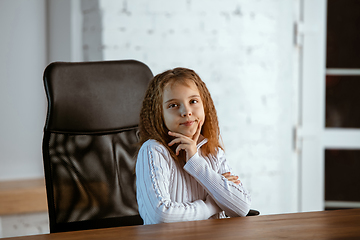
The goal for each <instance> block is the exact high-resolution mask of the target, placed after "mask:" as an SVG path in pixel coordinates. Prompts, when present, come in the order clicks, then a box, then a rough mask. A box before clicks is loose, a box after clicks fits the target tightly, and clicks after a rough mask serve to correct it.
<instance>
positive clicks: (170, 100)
mask: <svg viewBox="0 0 360 240" xmlns="http://www.w3.org/2000/svg"><path fill="white" fill-rule="evenodd" d="M196 97H197V98H199V97H200V95H191V96H189V97H188V98H196ZM176 100H177V99H175V98H172V99H169V100H167V101H166V102H164V104H165V103H168V102H172V101H176Z"/></svg>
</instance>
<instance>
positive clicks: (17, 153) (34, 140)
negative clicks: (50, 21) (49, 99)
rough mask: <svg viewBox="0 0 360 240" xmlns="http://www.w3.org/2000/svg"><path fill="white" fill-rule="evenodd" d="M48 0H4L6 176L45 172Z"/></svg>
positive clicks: (2, 169) (1, 74) (1, 105)
mask: <svg viewBox="0 0 360 240" xmlns="http://www.w3.org/2000/svg"><path fill="white" fill-rule="evenodd" d="M45 15H46V11H45V1H44V0H16V1H13V0H1V1H0V33H1V37H0V100H1V101H0V114H1V120H0V123H1V124H0V180H10V179H22V178H36V177H41V176H43V165H42V154H41V142H42V130H43V126H44V122H45V109H46V103H45V101H46V100H45V99H46V98H45V93H44V90H43V84H42V73H43V70H44V68H45V66H46V44H47V43H46V16H45Z"/></svg>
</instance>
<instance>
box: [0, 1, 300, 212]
mask: <svg viewBox="0 0 360 240" xmlns="http://www.w3.org/2000/svg"><path fill="white" fill-rule="evenodd" d="M62 2H64V1H62ZM76 2H77V3H76ZM294 2H297V1H288V0H259V1H243V0H231V1H230V0H228V1H218V0H207V1H201V0H179V1H171V2H170V1H160V0H153V1H146V0H131V1H130V0H123V1H109V0H105V1H96V0H92V1H89V0H85V1H84V0H83V1H81V10H82V13H83V15H82V16H80V20H79V18H78V17H79V16H77V15H76V14H77V13H76V11H75V13H74V12H70V15H69V14H67V13H66V12H65V13H64V16H67V17H69V16H70V18H71V19H72V20H71V21H68V22H64V23H63V24H62V26H67V28H68V29H70V30H69V32H68V34H69V35H68V39H67V40H69V38H70V40H69V41H70V43H66V44H68V46H70V47H67V48H72V49H73V50H72V52H70V53H68V55H71V57H68V56H67V57H64V58H62V57H60V55H59V56H58V57H57V55H56V51H55V50H56V49H54V48H58V47H61V44H60V43H59V44H54V42H53V41H52V42H47V41H46V22H47V21H48V20H49V25H50V26H56V24H57V23H58V22H51V21H53V19H52V20H51V18H50V19H46V15H47V14H46V3H45V1H43V0H31V1H30V0H22V1H20V0H18V1H12V0H1V2H0V32H1V33H2V34H1V35H2V37H1V38H0V52H1V54H0V63H1V64H0V97H1V101H0V106H1V125H0V132H1V135H0V136H1V137H0V180H5V179H19V178H32V177H39V176H42V175H43V168H42V156H41V140H42V129H43V125H44V121H45V109H46V101H45V94H44V90H43V86H42V72H43V70H44V68H45V66H46V65H47V57H46V56H47V55H48V56H49V58H48V59H49V60H51V61H55V60H72V59H74V60H76V59H80V60H81V58H83V59H84V60H111V59H129V58H131V59H138V60H140V61H143V62H145V63H146V64H148V65H149V66H150V68H151V69H152V71H153V72H154V73H155V74H156V73H159V72H161V71H163V70H166V69H169V68H173V67H176V66H184V67H190V68H193V69H194V70H196V71H197V72H198V73H199V75H200V76H201V77H202V78H203V80H204V81H205V82H206V83H207V85H208V87H209V89H210V91H211V93H212V95H213V99H214V101H215V104H216V107H217V110H218V115H219V118H220V124H221V129H222V136H223V139H224V142H225V145H226V152H227V155H228V159H229V160H230V162H231V164H232V166H233V167H234V169H235V171H236V172H237V173H239V175H240V177H241V179H242V181H243V182H244V184H245V185H246V186H247V187H248V188H249V189H250V190H251V192H252V196H253V208H256V209H259V210H260V211H261V212H262V214H269V213H281V212H292V211H296V210H297V206H296V204H297V197H298V195H297V191H298V189H297V179H296V177H297V168H296V167H297V159H296V157H294V153H293V150H292V140H293V139H292V129H293V125H294V117H293V116H294V115H296V113H295V112H294V109H297V107H296V104H297V102H296V99H294V98H295V97H294V96H296V93H295V92H296V91H297V89H294V86H295V85H296V84H294V81H295V79H294V69H293V65H294V61H296V60H295V58H294V57H293V56H294V46H293V22H294V20H293V16H294V10H293V9H294V6H293V4H294ZM67 3H70V5H69V6H70V10H71V11H72V10H73V9H74V8H76V6H75V7H74V5H73V4H78V3H79V1H67ZM48 4H50V5H49V11H50V12H51V11H54V8H53V6H55V5H56V2H55V1H50V2H49V3H48ZM63 6H64V5H63ZM55 10H56V8H55ZM50 12H49V13H50ZM74 14H75V15H74ZM49 15H50V14H49ZM51 16H53V15H51ZM74 16H75V17H74ZM59 19H61V18H59ZM50 20H51V21H50ZM81 20H83V21H84V22H83V23H81ZM74 22H75V23H74ZM79 24H83V25H82V26H83V27H82V28H81V29H83V31H81V33H80V35H82V36H80V37H82V40H81V39H80V41H82V47H83V49H80V50H79V49H76V48H75V46H76V45H77V43H78V41H79V35H76V34H75V35H71V34H73V30H74V29H77V28H78V26H79ZM69 25H70V26H69ZM51 31H55V32H56V28H53V27H51V28H50V29H49V39H51V38H52V37H51V36H52V32H51ZM53 34H55V33H54V32H53ZM47 44H49V46H50V50H51V49H53V51H46V46H47ZM62 47H63V46H62ZM80 48H81V47H80ZM78 50H79V51H78ZM81 50H84V52H83V55H82V56H79V52H80V53H81ZM74 51H75V52H76V54H74ZM58 52H59V51H58ZM64 52H65V50H64V51H61V53H64ZM59 54H60V53H59ZM74 56H75V57H74Z"/></svg>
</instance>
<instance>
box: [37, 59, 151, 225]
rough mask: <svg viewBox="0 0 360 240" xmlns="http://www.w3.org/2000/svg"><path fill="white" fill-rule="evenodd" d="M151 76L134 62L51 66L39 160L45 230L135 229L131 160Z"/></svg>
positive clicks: (137, 219)
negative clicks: (45, 204)
mask: <svg viewBox="0 0 360 240" xmlns="http://www.w3.org/2000/svg"><path fill="white" fill-rule="evenodd" d="M152 77H153V74H152V73H151V70H150V69H149V68H148V67H147V66H146V65H145V64H143V63H141V62H138V61H134V60H123V61H103V62H82V63H64V62H55V63H51V64H50V65H49V66H48V67H47V68H46V69H45V71H44V86H45V91H46V94H47V99H48V112H47V118H46V123H45V128H44V137H43V161H44V170H45V179H46V190H47V199H48V209H49V220H50V232H61V231H70V230H81V229H92V228H101V227H115V226H125V225H135V224H142V219H141V218H140V216H139V215H138V209H137V202H136V195H135V190H136V186H135V173H134V168H135V157H136V152H137V150H138V147H139V146H138V145H137V143H138V136H137V132H138V123H139V112H140V108H141V104H142V100H143V97H144V94H145V91H146V88H147V86H148V83H149V81H150V80H151V78H152Z"/></svg>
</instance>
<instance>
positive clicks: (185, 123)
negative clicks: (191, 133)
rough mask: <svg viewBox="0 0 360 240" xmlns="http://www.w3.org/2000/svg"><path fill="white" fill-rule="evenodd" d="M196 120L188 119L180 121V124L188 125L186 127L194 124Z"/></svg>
mask: <svg viewBox="0 0 360 240" xmlns="http://www.w3.org/2000/svg"><path fill="white" fill-rule="evenodd" d="M194 122H195V121H186V122H183V123H180V125H183V126H186V127H190V126H192V125H193V124H194Z"/></svg>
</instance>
